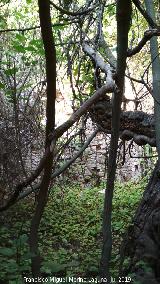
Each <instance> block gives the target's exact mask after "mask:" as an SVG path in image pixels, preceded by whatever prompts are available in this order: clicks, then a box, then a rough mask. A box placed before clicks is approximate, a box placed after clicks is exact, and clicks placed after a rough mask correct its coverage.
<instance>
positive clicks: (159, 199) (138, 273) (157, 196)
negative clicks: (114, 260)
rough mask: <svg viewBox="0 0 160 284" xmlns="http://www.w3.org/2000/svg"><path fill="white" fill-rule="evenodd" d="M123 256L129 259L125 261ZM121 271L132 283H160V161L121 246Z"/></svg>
mask: <svg viewBox="0 0 160 284" xmlns="http://www.w3.org/2000/svg"><path fill="white" fill-rule="evenodd" d="M124 260H127V262H126V264H124ZM120 274H121V275H123V276H124V275H125V276H126V275H129V274H131V275H132V279H133V283H135V281H136V280H137V281H139V282H137V283H141V284H143V283H144V284H147V283H152V284H153V283H154V284H155V283H160V172H159V169H158V163H157V164H156V166H155V169H154V171H153V173H152V175H151V177H150V180H149V183H148V185H147V187H146V189H145V192H144V195H143V198H142V201H141V203H140V205H139V207H138V209H137V211H136V214H135V217H134V220H133V225H132V226H130V227H129V228H128V232H127V234H126V236H125V239H124V240H123V243H122V247H121V265H120Z"/></svg>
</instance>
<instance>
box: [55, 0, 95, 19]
mask: <svg viewBox="0 0 160 284" xmlns="http://www.w3.org/2000/svg"><path fill="white" fill-rule="evenodd" d="M50 4H51V5H52V6H53V7H54V8H55V9H56V10H58V11H60V12H61V13H62V14H66V15H68V16H73V17H76V16H82V15H86V14H88V13H90V12H91V11H93V10H94V9H95V8H96V6H97V5H94V6H93V7H91V8H89V9H87V10H83V11H80V9H81V8H80V9H79V10H78V11H76V12H71V11H68V10H65V9H63V8H61V7H59V6H57V5H56V4H55V3H53V2H52V1H50Z"/></svg>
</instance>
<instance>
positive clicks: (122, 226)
mask: <svg viewBox="0 0 160 284" xmlns="http://www.w3.org/2000/svg"><path fill="white" fill-rule="evenodd" d="M145 184H146V180H142V181H140V182H138V183H134V182H128V183H125V184H122V183H117V184H116V190H115V194H114V200H113V216H112V224H113V256H112V263H111V265H112V267H111V269H112V274H113V275H116V272H117V269H118V262H119V245H120V243H121V240H122V236H123V234H124V232H125V230H126V228H127V226H128V225H129V224H131V220H132V216H133V215H134V212H135V209H136V206H137V204H138V202H139V200H140V198H141V196H142V192H143V190H144V187H145ZM104 187H105V186H104V184H102V185H101V186H100V187H98V188H96V187H92V188H82V186H80V185H78V184H75V183H72V185H65V186H64V187H63V188H61V187H58V186H56V187H55V188H54V189H53V190H52V192H51V194H50V197H49V200H48V205H47V207H46V209H45V213H44V216H43V218H42V221H41V225H40V230H39V240H40V241H39V248H40V252H41V256H42V259H43V261H42V267H41V270H42V274H43V275H44V276H46V277H47V276H54V275H58V276H62V275H63V276H77V277H78V276H81V277H90V276H96V275H97V274H98V266H99V261H100V255H101V246H102V233H101V230H102V211H103V201H104V193H102V189H103V188H104ZM34 208H35V204H34V201H33V199H32V198H28V199H26V200H23V201H21V202H19V203H17V204H16V205H15V206H14V207H12V208H10V209H9V210H8V211H6V212H5V213H3V214H2V216H1V218H0V224H1V228H0V244H1V247H0V280H1V283H9V284H14V283H23V282H22V277H24V276H26V277H29V276H30V275H31V274H30V253H29V249H28V245H27V241H28V233H29V226H30V220H31V217H32V214H33V212H34Z"/></svg>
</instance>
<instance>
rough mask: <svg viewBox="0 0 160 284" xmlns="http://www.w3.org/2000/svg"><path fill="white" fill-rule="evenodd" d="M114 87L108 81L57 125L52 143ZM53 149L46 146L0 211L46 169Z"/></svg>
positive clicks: (51, 139) (12, 201) (52, 135)
mask: <svg viewBox="0 0 160 284" xmlns="http://www.w3.org/2000/svg"><path fill="white" fill-rule="evenodd" d="M114 89H115V84H114V83H113V82H110V84H109V83H108V85H104V86H103V87H102V88H100V89H99V90H97V91H96V92H95V93H94V95H93V96H92V97H91V98H89V99H88V100H87V101H86V102H84V103H83V105H82V106H81V107H80V108H79V109H78V110H77V111H76V112H75V113H73V114H72V115H71V117H70V118H69V119H68V120H67V121H66V122H64V123H63V124H62V125H60V126H59V127H57V128H56V129H55V130H54V131H53V132H52V133H51V134H50V135H49V139H50V141H52V144H54V143H55V141H56V140H57V139H58V138H59V137H61V136H62V135H63V133H64V132H65V131H67V130H68V129H69V128H70V127H71V126H72V125H73V124H74V123H75V122H76V121H77V120H78V119H79V118H80V117H81V116H82V115H83V114H85V113H86V112H87V110H88V109H89V108H90V107H91V105H92V104H94V103H95V102H96V101H98V100H99V98H100V97H101V96H103V95H105V94H106V93H111V92H113V90H114ZM51 150H52V147H47V148H46V151H45V153H44V156H43V157H42V159H41V161H40V163H39V166H38V167H37V169H36V170H35V172H34V173H32V175H31V176H30V177H29V178H28V179H27V180H25V181H22V182H21V183H20V184H19V185H17V186H16V188H15V190H14V193H13V195H12V196H11V197H10V198H9V200H6V201H5V202H4V204H2V205H1V206H0V212H1V211H4V210H6V209H7V208H9V207H10V206H11V205H13V204H14V203H15V201H16V200H17V198H18V196H19V194H20V192H22V190H23V189H24V188H25V187H27V186H29V185H30V184H31V183H32V182H33V181H34V180H35V179H36V178H37V177H38V176H39V175H40V173H41V172H42V170H43V169H44V166H45V163H46V160H47V159H48V156H49V154H50V152H51Z"/></svg>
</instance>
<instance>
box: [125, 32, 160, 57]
mask: <svg viewBox="0 0 160 284" xmlns="http://www.w3.org/2000/svg"><path fill="white" fill-rule="evenodd" d="M159 35H160V29H154V30H148V31H146V32H145V33H144V37H143V38H142V39H141V41H140V42H139V43H138V45H137V46H136V47H134V48H133V49H128V51H127V56H128V57H131V56H133V55H135V54H136V53H138V52H140V51H141V49H142V48H143V47H144V45H145V44H146V43H147V41H149V40H150V39H151V38H152V37H153V36H159Z"/></svg>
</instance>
